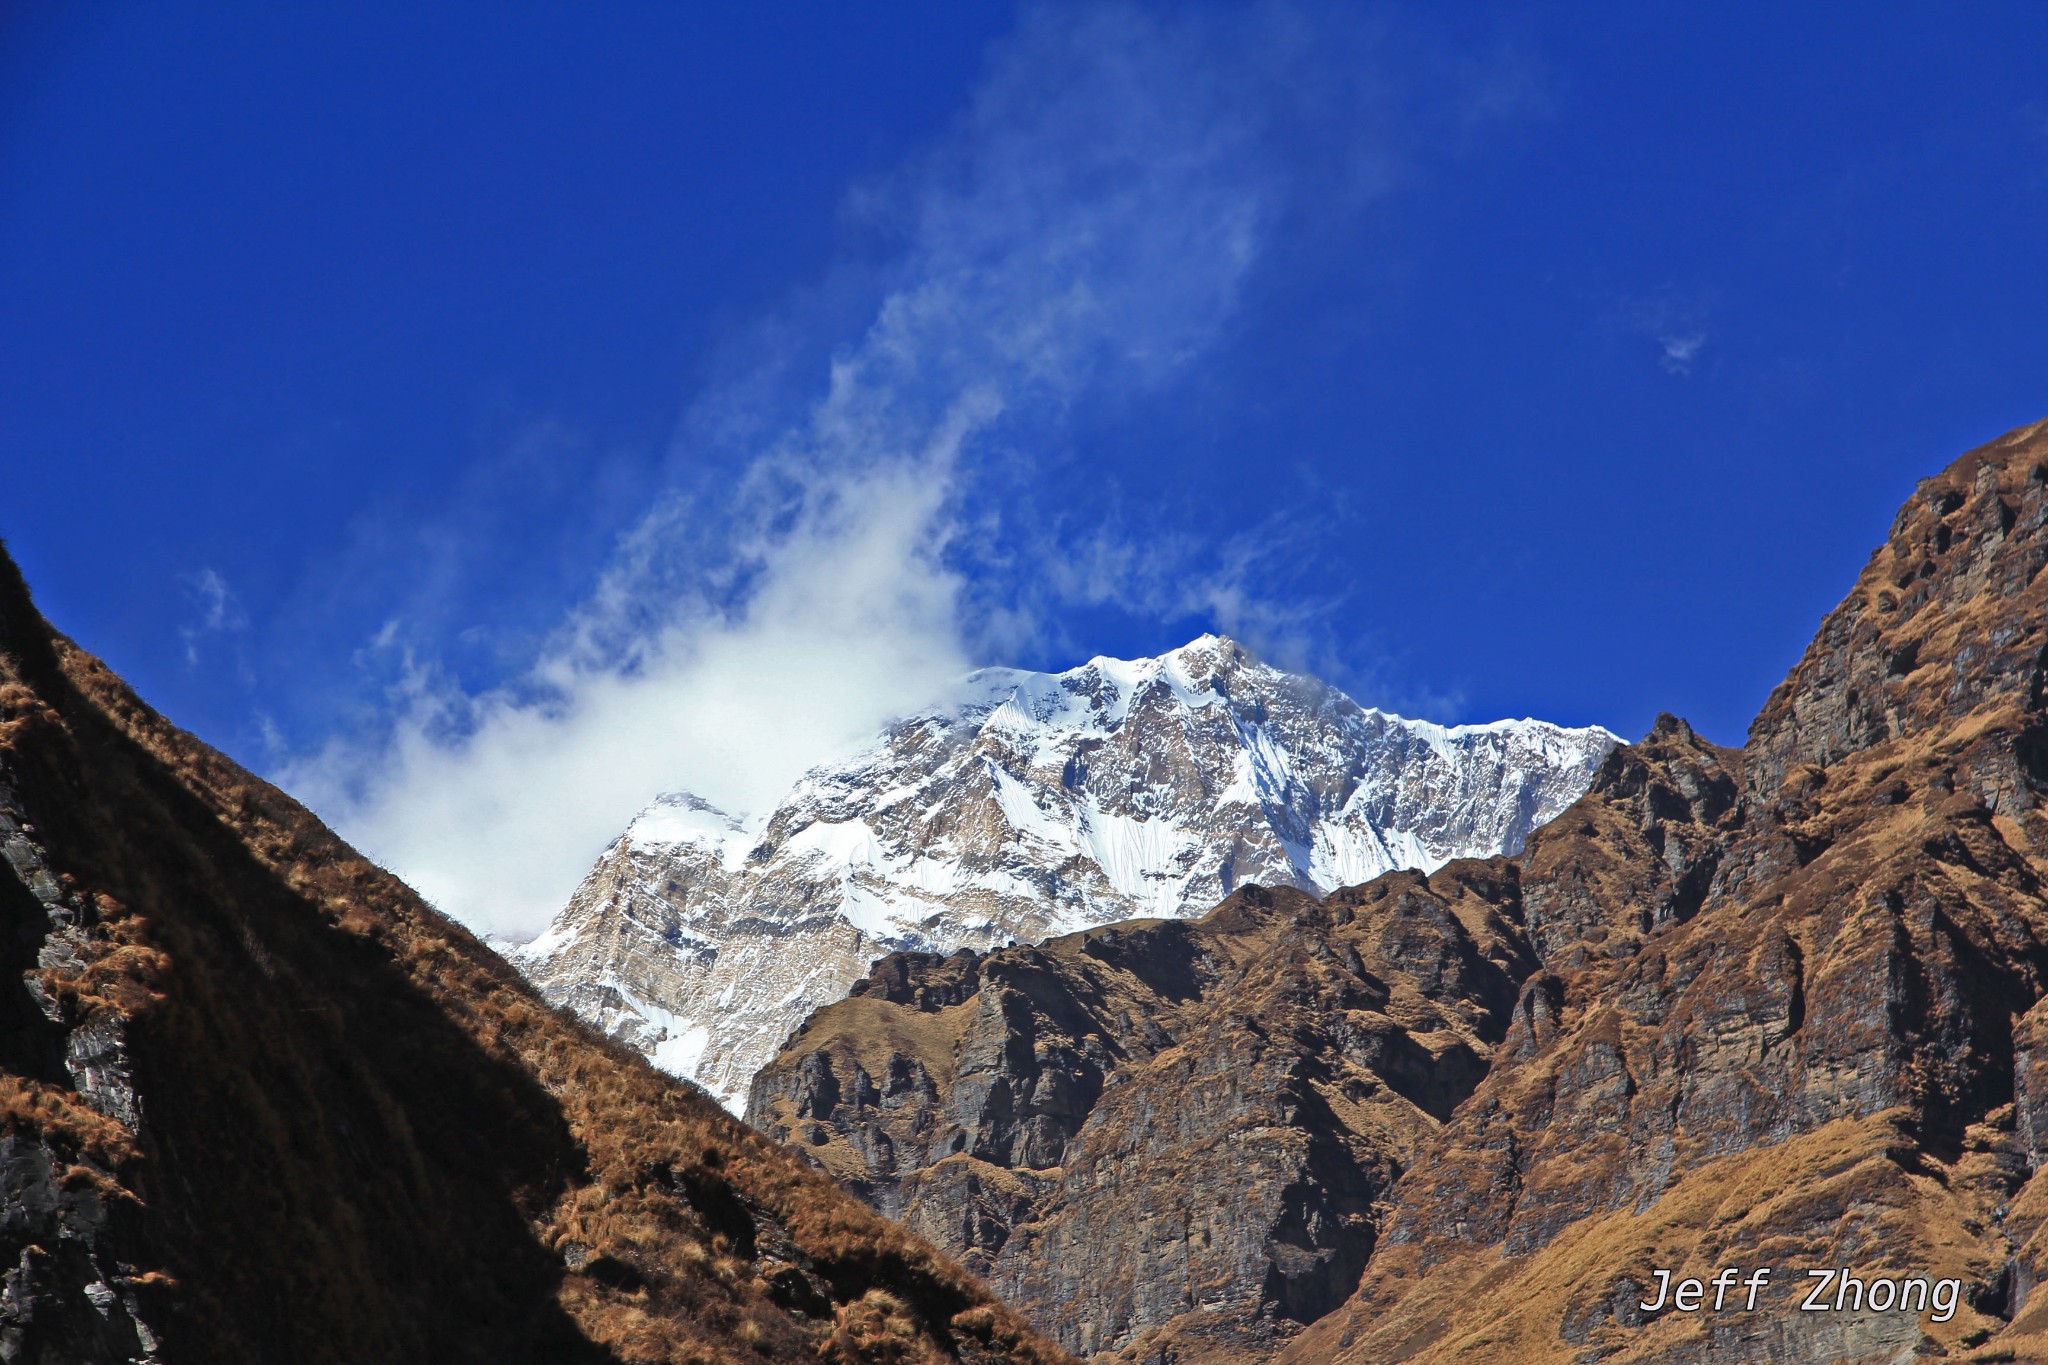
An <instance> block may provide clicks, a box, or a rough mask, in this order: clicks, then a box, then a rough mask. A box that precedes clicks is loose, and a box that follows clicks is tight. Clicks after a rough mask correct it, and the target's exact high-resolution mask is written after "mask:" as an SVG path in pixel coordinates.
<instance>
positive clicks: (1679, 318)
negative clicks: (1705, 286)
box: [1623, 288, 1708, 379]
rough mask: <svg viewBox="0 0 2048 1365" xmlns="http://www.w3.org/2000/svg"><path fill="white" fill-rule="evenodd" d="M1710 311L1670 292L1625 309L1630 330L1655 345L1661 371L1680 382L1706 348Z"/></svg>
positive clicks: (1660, 293) (1632, 301)
mask: <svg viewBox="0 0 2048 1365" xmlns="http://www.w3.org/2000/svg"><path fill="white" fill-rule="evenodd" d="M1707 311H1708V310H1707V307H1706V305H1705V304H1704V303H1702V302H1701V301H1699V300H1698V299H1688V298H1686V297H1684V296H1682V295H1680V294H1679V293H1678V291H1676V290H1674V289H1668V288H1667V289H1664V290H1661V291H1659V292H1658V293H1656V294H1654V295H1651V296H1650V297H1648V298H1638V299H1632V300H1630V301H1629V302H1627V303H1626V304H1624V305H1623V315H1624V317H1625V318H1626V320H1627V325H1628V327H1629V329H1630V330H1631V331H1633V332H1635V333H1636V334H1638V335H1640V336H1644V337H1647V338H1649V340H1651V341H1652V342H1654V343H1655V344H1656V347H1657V366H1658V368H1659V369H1661V370H1663V371H1664V373H1666V374H1669V375H1676V376H1678V377H1679V378H1681V379H1682V378H1684V377H1685V376H1687V375H1689V374H1691V373H1692V368H1693V365H1694V363H1695V362H1697V361H1698V360H1699V357H1700V352H1701V351H1702V350H1704V349H1705V348H1706V345H1707V340H1708V334H1707V327H1706V315H1707Z"/></svg>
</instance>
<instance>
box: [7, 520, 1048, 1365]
mask: <svg viewBox="0 0 2048 1365" xmlns="http://www.w3.org/2000/svg"><path fill="white" fill-rule="evenodd" d="M0 855H4V864H0V968H4V975H0V1360H5V1361H8V1362H22V1363H23V1365H60V1363H61V1365H93V1363H95V1362H116V1361H119V1362H163V1363H164V1365H180V1362H201V1361H203V1362H208V1363H209V1365H214V1363H215V1362H225V1363H229V1365H232V1363H234V1362H249V1363H250V1365H269V1363H270V1362H279V1361H293V1362H361V1361H392V1362H427V1361H433V1362H445V1361H478V1362H484V1361H490V1362H509V1361H548V1362H566V1363H568V1365H574V1363H575V1362H585V1361H587V1362H592V1365H598V1363H599V1362H620V1361H644V1362H684V1361H689V1362H709V1361H720V1362H742V1361H759V1362H768V1361H810V1362H828V1361H829V1362H848V1361H855V1360H862V1361H877V1362H880V1361H889V1362H898V1361H917V1362H925V1363H926V1365H938V1362H942V1361H943V1362H953V1361H963V1362H966V1361H972V1362H979V1363H980V1365H995V1362H1007V1361H1022V1362H1043V1363H1044V1365H1051V1363H1052V1362H1054V1361H1057V1360H1061V1359H1064V1357H1063V1356H1062V1354H1061V1353H1060V1352H1059V1351H1058V1350H1057V1349H1056V1348H1054V1347H1053V1346H1051V1345H1050V1344H1049V1343H1046V1342H1044V1341H1043V1340H1041V1339H1039V1338H1037V1337H1036V1336H1034V1335H1033V1334H1032V1333H1031V1331H1030V1330H1029V1329H1028V1328H1027V1327H1025V1326H1024V1325H1023V1324H1022V1322H1021V1321H1020V1320H1019V1319H1017V1318H1016V1317H1015V1315H1014V1314H1012V1313H1011V1312H1010V1311H1009V1310H1007V1309H1005V1308H1003V1307H1002V1306H1001V1305H999V1304H997V1303H995V1302H994V1301H993V1300H992V1299H991V1298H990V1296H989V1295H988V1293H987V1291H986V1290H985V1289H984V1288H983V1287H982V1286H981V1285H980V1284H978V1283H977V1282H976V1281H974V1280H973V1279H972V1278H971V1277H970V1276H968V1275H967V1274H965V1273H964V1272H962V1271H961V1270H960V1269H958V1268H957V1267H956V1266H954V1265H953V1264H951V1263H950V1262H948V1261H946V1260H945V1259H944V1258H942V1257H940V1256H939V1255H937V1254H935V1253H934V1252H933V1251H932V1250H931V1249H930V1248H929V1247H928V1246H927V1245H925V1244H924V1243H922V1242H920V1241H918V1240H917V1239H916V1238H914V1237H912V1236H909V1235H908V1234H906V1233H904V1232H903V1231H902V1230H901V1229H899V1228H897V1227H895V1226H893V1225H891V1224H889V1223H886V1222H885V1221H883V1220H882V1219H881V1218H879V1217H877V1216H876V1215H874V1214H873V1213H872V1212H870V1211H869V1210H867V1209H865V1208H863V1207H861V1206H860V1205H859V1204H858V1203H857V1202H855V1201H854V1200H853V1199H851V1198H850V1197H848V1196H847V1195H845V1194H844V1193H843V1192H841V1191H839V1190H838V1189H837V1188H835V1187H834V1186H833V1185H832V1184H831V1183H830V1182H829V1181H828V1180H826V1179H825V1178H824V1177H822V1176H820V1175H817V1174H815V1173H813V1172H810V1171H809V1170H807V1169H806V1168H805V1167H803V1166H802V1165H801V1164H799V1163H798V1162H796V1161H794V1160H792V1159H791V1158H790V1157H789V1156H788V1155H787V1154H786V1153H784V1152H782V1151H781V1150H780V1149H778V1148H776V1147H775V1146H773V1145H772V1144H770V1143H768V1142H767V1141H765V1140H764V1139H762V1138H761V1137H759V1136H758V1135H757V1134H755V1133H753V1132H751V1131H749V1130H747V1129H746V1128H744V1127H743V1126H741V1125H740V1124H738V1123H736V1122H734V1121H733V1120H732V1119H731V1118H730V1117H729V1116H727V1115H725V1114H724V1113H722V1112H721V1111H719V1110H718V1108H717V1107H716V1106H715V1105H713V1104H712V1103H711V1102H710V1101H708V1100H707V1099H705V1098H704V1097H703V1096H702V1095H701V1094H699V1093H698V1092H696V1091H695V1090H694V1089H692V1088H691V1087H689V1086H687V1085H685V1084H682V1083H679V1082H676V1081H674V1080H672V1079H670V1078H668V1077H666V1076H663V1075H662V1074H660V1073H659V1072H657V1071H655V1070H654V1069H653V1068H651V1067H649V1066H648V1065H647V1064H646V1062H645V1061H644V1060H643V1059H641V1058H640V1057H638V1056H637V1055H636V1054H633V1053H631V1052H630V1051H628V1050H627V1049H625V1048H622V1047H620V1046H618V1045H617V1044H615V1043H612V1042H610V1041H608V1040H606V1039H603V1038H602V1037H600V1036H598V1035H596V1034H594V1033H592V1032H590V1031H589V1030H587V1029H586V1028H584V1027H583V1026H582V1025H580V1024H578V1023H576V1022H575V1021H574V1020H573V1019H571V1018H569V1017H567V1016H565V1015H563V1014H561V1013H559V1012H557V1011H556V1010H554V1009H553V1008H551V1007H550V1006H548V1005H547V1004H546V1003H545V1002H544V1001H543V1000H542V999H541V998H540V997H539V995H538V994H537V993H536V992H535V991H534V990H533V989H532V988H531V987H529V986H528V985H526V984H525V983H524V982H523V981H522V980H521V979H520V978H519V976H518V975H517V973H516V972H514V971H513V970H512V969H511V968H510V967H509V966H508V965H506V964H505V963H504V962H502V961H501V960H500V959H498V958H497V957H495V956H494V955H493V954H492V953H490V952H489V951H488V950H487V949H486V948H484V947H483V945H482V944H480V943H478V942H477V941H476V940H475V939H474V938H473V937H471V936H470V935H469V934H468V933H466V932H465V931H464V930H462V929H461V928H460V927H458V926H456V925H455V924H453V923H451V922H450V921H448V920H446V919H444V918H442V917H441V916H440V915H438V914H436V913H435V912H434V911H432V910H431V909H429V908H428V907H427V906H426V905H425V904H424V903H423V902H421V901H420V900H419V898H418V897H417V896H415V895H413V894H412V893H411V892H410V891H409V890H407V889H406V888H405V887H404V886H403V885H402V884H400V883H399V882H398V881H396V880H395V879H394V878H392V877H390V876H388V875H387V874H385V873H383V872H382V871H380V870H378V869H377V868H375V867H373V866H371V865H370V864H369V863H368V862H366V861H365V860H364V859H363V858H362V857H361V856H359V855H358V854H356V853H355V852H354V851H353V850H351V849H349V848H348V847H347V846H346V845H344V844H343V843H341V842H340V841H339V840H338V839H336V838H335V837H334V836H333V835H332V834H331V833H329V832H328V831H327V830H326V829H325V828H324V827H323V826H321V825H320V824H319V823H318V822H317V821H316V820H314V819H313V818H312V816H310V815H309V814H307V812H306V811H305V810H304V809H302V808H301V807H299V806H298V805H296V804H295V803H293V802H292V801H290V800H289V799H288V798H286V797H285V796H284V795H283V794H281V793H279V792H278V791H276V790H275V789H273V788H271V787H270V786H268V785H267V784H265V783H263V782H261V781H259V780H258V779H256V778H254V777H251V776H250V775H249V774H248V773H246V772H244V771H242V770H241V769H239V768H237V767H236V766H235V765H234V764H232V763H230V762H228V761H227V760H226V759H224V758H223V757H221V756H220V755H219V754H217V753H215V752H214V751H212V750H211V749H209V748H207V747H206V746H205V745H203V744H200V743H199V742H198V741H196V740H194V739H192V738H191V737H189V736H187V735H185V734H182V733H181V732H179V731H177V730H175V729H174V728H172V727H171V726H170V725H168V724H167V723H166V722H165V721H164V720H163V719H162V718H161V717H159V716H157V715H156V714H155V713H154V712H152V711H151V710H149V708H148V707H146V706H144V705H143V704H142V703H141V702H140V701H139V700H138V699H137V698H136V697H135V695H134V694H133V693H132V692H130V691H129V690H128V689H127V688H126V687H125V686H123V685H122V684H121V683H120V682H119V680H117V679H115V678H114V677H113V676H112V675H110V674H109V673H108V672H107V670H106V669H105V668H104V667H103V666H102V665H100V664H99V663H98V662H97V661H96V660H94V659H92V658H90V657H89V656H87V655H85V654H83V653H82V652H80V651H79V650H78V649H76V648H75V647H74V646H73V645H71V644H70V643H69V642H68V641H66V640H64V639H63V638H62V637H60V636H57V635H55V634H54V633H53V632H52V631H51V630H50V628H49V627H48V625H47V624H45V623H44V622H43V620H42V619H41V617H40V616H38V615H37V613H36V612H35V609H34V607H33V606H32V604H31V603H30V600H29V597H28V593H27V591H26V589H25V588H24V587H23V585H22V583H21V581H20V578H19V575H18V574H17V572H16V571H15V569H14V566H13V564H12V562H11V561H8V560H7V559H6V558H5V556H4V555H0Z"/></svg>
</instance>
